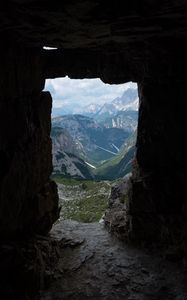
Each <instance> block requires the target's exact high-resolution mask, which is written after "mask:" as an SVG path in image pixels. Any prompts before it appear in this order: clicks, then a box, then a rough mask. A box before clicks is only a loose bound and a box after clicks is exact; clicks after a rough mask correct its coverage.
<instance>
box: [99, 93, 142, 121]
mask: <svg viewBox="0 0 187 300" xmlns="http://www.w3.org/2000/svg"><path fill="white" fill-rule="evenodd" d="M138 101H139V100H138V93H137V90H136V89H132V88H129V89H127V90H125V91H124V93H123V95H122V96H121V97H117V98H116V99H114V100H113V101H112V102H111V103H105V104H104V105H103V106H102V107H101V109H100V110H99V111H98V112H97V113H96V114H95V116H94V118H95V119H96V120H97V121H100V122H101V121H104V120H105V119H107V118H109V117H111V116H112V117H113V116H115V115H116V114H118V113H119V112H121V111H138Z"/></svg>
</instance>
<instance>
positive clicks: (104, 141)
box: [52, 115, 129, 164]
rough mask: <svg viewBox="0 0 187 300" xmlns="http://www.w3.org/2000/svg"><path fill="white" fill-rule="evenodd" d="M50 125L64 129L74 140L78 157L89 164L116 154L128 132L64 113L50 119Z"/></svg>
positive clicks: (80, 116) (91, 119)
mask: <svg viewBox="0 0 187 300" xmlns="http://www.w3.org/2000/svg"><path fill="white" fill-rule="evenodd" d="M52 127H53V128H54V127H58V128H62V129H65V130H66V131H67V132H68V133H69V134H70V136H71V137H72V138H73V140H74V144H75V145H76V148H77V149H78V153H79V157H81V158H82V159H84V160H86V161H88V162H89V163H91V164H97V163H98V162H100V161H102V160H106V159H109V158H111V157H112V156H114V155H117V153H118V151H119V148H120V147H121V145H122V144H123V142H124V141H125V140H126V139H127V138H128V137H129V132H127V131H125V130H124V129H122V128H106V127H105V126H103V125H102V124H99V123H98V122H97V121H96V120H94V119H93V118H89V117H86V116H82V115H66V116H60V117H56V118H53V119H52Z"/></svg>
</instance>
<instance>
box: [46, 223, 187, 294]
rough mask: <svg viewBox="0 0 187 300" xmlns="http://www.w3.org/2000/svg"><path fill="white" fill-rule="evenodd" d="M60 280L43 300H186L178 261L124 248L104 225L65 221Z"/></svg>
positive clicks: (56, 232) (60, 229)
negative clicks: (170, 260)
mask: <svg viewBox="0 0 187 300" xmlns="http://www.w3.org/2000/svg"><path fill="white" fill-rule="evenodd" d="M51 234H52V235H53V236H55V238H57V239H59V240H61V244H62V247H61V251H60V260H59V264H58V266H57V270H56V273H55V277H56V280H55V281H54V282H53V284H52V285H51V286H50V289H49V290H48V291H45V292H44V293H43V294H42V296H41V300H70V299H71V300H87V299H89V300H100V299H106V300H126V299H127V300H168V299H170V300H186V299H187V273H186V272H185V268H184V262H183V264H181V261H180V264H181V265H183V267H181V266H180V267H179V265H178V263H176V262H169V261H166V260H164V259H163V258H162V257H159V256H155V255H153V254H152V255H151V254H150V253H145V251H141V250H137V249H134V248H131V247H129V246H127V245H124V244H123V243H122V242H120V241H119V240H117V239H116V238H114V237H112V236H111V235H110V233H108V231H107V230H106V229H105V228H104V227H103V225H102V224H99V223H91V224H83V223H77V222H74V221H62V222H60V223H59V224H57V225H55V226H54V228H53V230H52V233H51Z"/></svg>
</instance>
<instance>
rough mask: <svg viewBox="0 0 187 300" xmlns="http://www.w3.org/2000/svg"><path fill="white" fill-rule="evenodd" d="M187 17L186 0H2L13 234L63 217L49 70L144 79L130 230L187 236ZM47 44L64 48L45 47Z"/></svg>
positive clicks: (3, 157) (1, 102) (1, 100)
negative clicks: (53, 176)
mask: <svg viewBox="0 0 187 300" xmlns="http://www.w3.org/2000/svg"><path fill="white" fill-rule="evenodd" d="M186 15H187V7H186V2H185V1H184V0H180V1H179V0H177V1H176V0H173V1H167V0H164V1H154V0H152V1H148V0H144V1H142V2H141V3H140V1H138V0H134V1H130V2H128V3H126V8H125V9H123V7H122V6H121V5H120V4H118V5H116V4H114V3H111V4H110V3H107V6H104V4H103V2H102V1H95V2H94V3H93V2H92V1H84V0H83V1H82V0H80V1H68V2H67V1H65V2H63V3H61V4H59V1H56V0H55V1H53V2H52V3H44V1H35V0H29V1H23V0H22V1H21V0H14V1H7V2H6V4H5V3H3V4H1V12H0V20H1V33H0V38H1V43H2V47H1V49H0V64H1V65H0V66H1V67H0V78H1V80H0V89H1V95H0V162H1V168H0V178H1V181H0V197H1V198H0V232H1V233H2V234H3V235H4V236H5V237H6V236H8V235H9V234H15V233H16V232H21V233H23V232H25V231H27V232H28V231H29V232H30V231H42V232H46V231H47V230H49V228H50V226H51V225H52V223H53V221H54V220H55V219H56V218H57V194H56V190H55V186H54V184H53V183H51V182H50V180H49V176H50V173H51V169H52V168H51V142H50V138H49V131H50V109H51V104H50V101H51V99H50V96H49V94H48V93H43V92H42V89H43V86H44V80H45V79H46V78H53V77H58V76H65V75H68V76H69V77H71V78H94V77H100V78H101V79H102V80H103V81H104V82H106V83H111V84H114V83H122V82H127V81H136V82H138V86H139V97H140V116H139V125H138V140H137V168H138V172H136V176H134V178H133V182H132V189H131V193H130V198H129V205H128V212H127V215H128V218H129V222H128V224H129V228H127V231H128V233H129V236H130V237H131V238H132V239H140V240H142V239H148V240H149V239H158V240H162V241H166V240H167V243H172V242H173V241H175V239H176V238H177V239H179V241H180V242H181V241H182V239H184V238H186V213H187V209H186V201H185V197H184V196H183V195H186V192H187V191H186V175H187V174H186V165H187V159H186V146H185V145H184V141H185V140H184V136H185V127H186V121H185V120H186V115H187V112H186V105H185V102H186V88H185V87H186V69H187V60H186V54H187V44H186V38H187V18H186ZM44 45H45V46H51V47H57V48H58V49H57V50H52V51H47V50H43V49H42V47H43V46H44ZM5 116H6V122H5ZM7 119H8V123H7ZM12 127H14V129H15V130H14V134H13V133H12ZM173 135H175V137H176V141H175V145H173ZM39 224H42V225H41V226H38V225H39Z"/></svg>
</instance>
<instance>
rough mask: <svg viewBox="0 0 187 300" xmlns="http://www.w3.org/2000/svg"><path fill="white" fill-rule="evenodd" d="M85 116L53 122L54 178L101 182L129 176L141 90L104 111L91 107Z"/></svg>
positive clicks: (68, 116) (103, 109) (65, 117)
mask: <svg viewBox="0 0 187 300" xmlns="http://www.w3.org/2000/svg"><path fill="white" fill-rule="evenodd" d="M94 109H95V110H94ZM86 110H87V111H86ZM80 112H81V111H80ZM82 113H84V115H83V114H67V115H62V116H58V117H54V118H52V130H51V138H52V142H53V175H55V174H58V175H60V174H61V175H63V176H66V177H74V178H82V179H99V180H102V179H106V180H113V179H116V178H120V177H123V176H125V175H126V174H127V173H128V172H130V171H131V162H132V160H133V157H134V153H135V143H136V127H137V119H138V96H137V90H136V89H127V90H126V91H125V92H124V93H123V94H122V96H121V97H118V98H116V99H114V100H113V101H112V102H111V103H106V104H104V105H103V106H102V107H100V106H99V107H98V106H97V105H93V104H91V105H90V106H89V105H88V106H86V107H85V108H84V109H82Z"/></svg>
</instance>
